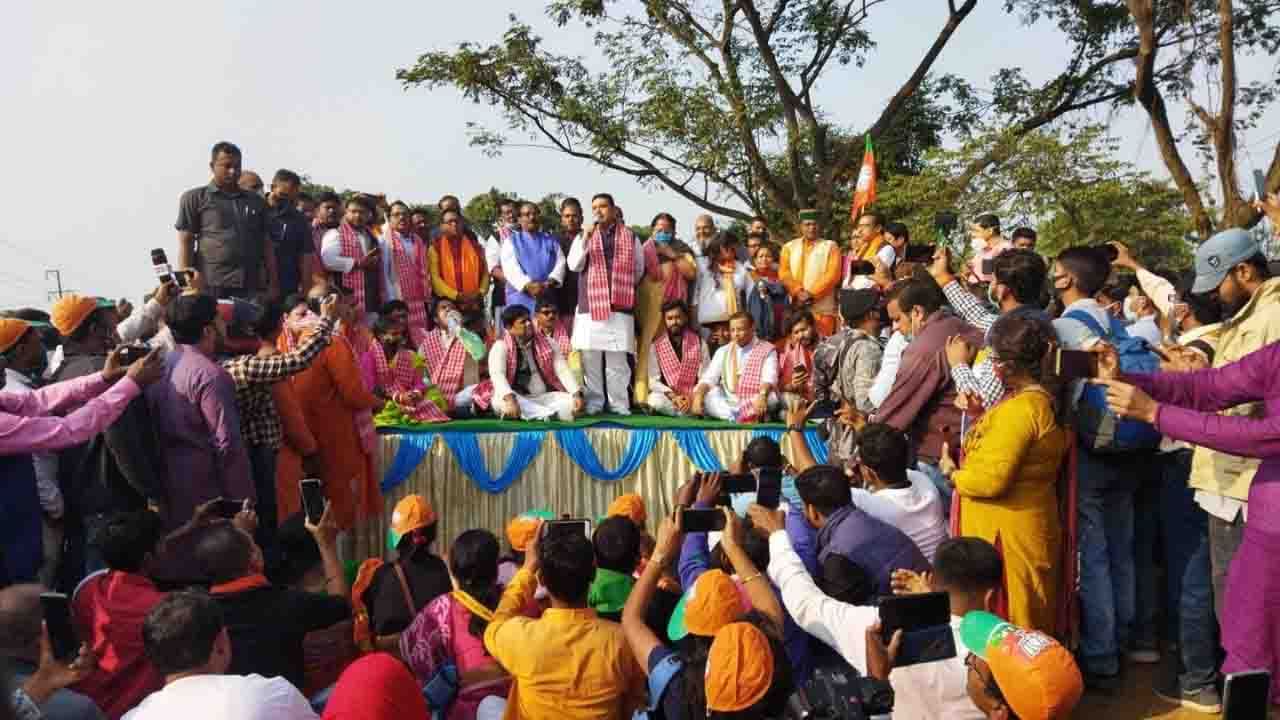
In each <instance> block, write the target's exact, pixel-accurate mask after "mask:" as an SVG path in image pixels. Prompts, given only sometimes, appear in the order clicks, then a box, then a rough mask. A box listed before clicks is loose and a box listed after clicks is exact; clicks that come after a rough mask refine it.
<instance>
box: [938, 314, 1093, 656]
mask: <svg viewBox="0 0 1280 720" xmlns="http://www.w3.org/2000/svg"><path fill="white" fill-rule="evenodd" d="M1052 333H1053V330H1052V327H1050V326H1048V324H1047V323H1044V322H1042V321H1040V320H1039V319H1036V318H1030V317H1026V316H1023V317H1016V316H1015V317H1008V318H1001V320H1000V321H998V322H997V323H996V326H995V327H993V328H992V332H991V337H992V338H995V339H994V340H993V344H994V347H993V348H992V349H993V351H994V356H995V357H996V358H998V360H996V363H997V372H999V373H1000V374H1001V375H1002V376H1003V377H1002V379H1003V380H1004V384H1005V387H1006V388H1008V389H1009V394H1008V395H1007V396H1006V398H1005V399H1004V400H1003V401H1001V402H1000V403H999V404H997V405H996V406H995V407H993V408H991V410H989V411H988V412H987V413H985V414H984V415H983V416H982V417H981V418H980V419H979V420H978V422H977V424H975V425H974V427H973V428H972V429H971V430H970V431H969V434H968V436H967V437H966V439H965V442H964V467H963V468H961V469H956V470H954V471H952V472H951V474H950V477H951V482H952V484H954V485H955V493H956V495H957V496H958V498H959V499H958V502H959V508H958V512H959V534H961V535H966V536H972V537H978V538H982V539H984V540H987V541H989V542H990V543H992V544H993V545H995V546H996V549H998V550H999V551H1000V554H1001V556H1002V557H1003V558H1004V573H1005V588H1006V590H1007V593H1008V615H1009V617H1008V618H1007V619H1008V620H1009V622H1012V623H1014V624H1015V625H1019V626H1021V627H1026V628H1033V629H1036V630H1040V631H1042V632H1045V633H1048V634H1053V633H1055V632H1057V630H1058V628H1057V627H1056V625H1057V621H1058V603H1059V602H1060V597H1061V590H1062V587H1061V583H1062V572H1061V568H1059V567H1058V565H1059V564H1060V558H1061V551H1062V543H1063V542H1064V537H1063V528H1062V522H1061V518H1060V515H1059V509H1058V508H1059V504H1058V478H1059V476H1060V472H1061V467H1062V464H1063V462H1065V461H1066V451H1067V446H1068V440H1069V439H1068V436H1067V431H1066V430H1065V429H1064V428H1063V427H1062V426H1061V425H1059V424H1058V421H1057V419H1056V417H1055V414H1054V400H1053V397H1052V396H1051V395H1050V393H1049V392H1048V391H1046V390H1045V389H1044V388H1042V387H1041V386H1040V385H1038V384H1037V383H1038V378H1037V376H1038V375H1039V368H1040V360H1041V358H1043V357H1044V355H1045V353H1046V352H1047V351H1048V348H1049V339H1050V338H1052V337H1053V334H1052ZM943 464H944V466H945V465H949V464H950V463H943ZM948 469H950V468H946V467H944V468H943V470H944V472H946V471H947V470H948Z"/></svg>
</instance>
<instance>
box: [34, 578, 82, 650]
mask: <svg viewBox="0 0 1280 720" xmlns="http://www.w3.org/2000/svg"><path fill="white" fill-rule="evenodd" d="M40 609H41V611H42V612H43V614H44V625H45V628H46V630H47V631H48V633H49V646H50V649H51V650H52V651H53V657H54V658H55V659H57V660H61V661H62V662H70V661H72V660H74V659H75V657H76V655H77V654H78V653H79V651H80V638H79V636H78V635H77V634H76V628H75V625H74V624H73V623H72V622H71V600H70V599H69V598H68V597H67V596H66V595H65V594H63V593H55V592H46V593H40Z"/></svg>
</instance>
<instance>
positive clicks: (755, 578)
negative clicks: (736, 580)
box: [742, 572, 764, 586]
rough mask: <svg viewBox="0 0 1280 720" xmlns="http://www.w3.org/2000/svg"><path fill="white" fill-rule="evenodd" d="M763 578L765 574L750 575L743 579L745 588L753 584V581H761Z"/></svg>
mask: <svg viewBox="0 0 1280 720" xmlns="http://www.w3.org/2000/svg"><path fill="white" fill-rule="evenodd" d="M763 576H764V573H761V572H757V573H756V574H755V575H750V576H748V577H746V578H743V580H742V584H743V585H744V586H745V585H746V584H747V583H749V582H751V581H752V580H759V579H760V578H761V577H763Z"/></svg>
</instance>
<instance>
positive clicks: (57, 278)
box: [44, 270, 70, 300]
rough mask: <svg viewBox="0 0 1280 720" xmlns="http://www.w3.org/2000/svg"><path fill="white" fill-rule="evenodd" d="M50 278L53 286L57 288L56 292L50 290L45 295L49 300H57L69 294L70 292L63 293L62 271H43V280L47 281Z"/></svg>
mask: <svg viewBox="0 0 1280 720" xmlns="http://www.w3.org/2000/svg"><path fill="white" fill-rule="evenodd" d="M50 278H53V282H54V285H55V286H56V288H57V289H56V290H50V291H49V292H48V293H47V294H48V296H49V299H50V300H57V299H58V298H60V297H62V296H63V294H64V293H65V292H70V291H64V290H63V289H62V271H61V270H45V271H44V279H45V280H48V279H50Z"/></svg>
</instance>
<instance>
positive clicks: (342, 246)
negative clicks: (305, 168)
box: [320, 195, 385, 323]
mask: <svg viewBox="0 0 1280 720" xmlns="http://www.w3.org/2000/svg"><path fill="white" fill-rule="evenodd" d="M372 219H373V202H372V201H370V200H369V198H368V197H366V196H364V195H352V196H351V197H350V198H348V199H347V205H346V213H345V214H344V215H343V216H342V224H341V225H339V226H338V227H337V228H335V229H333V230H330V231H328V232H326V233H325V234H324V239H323V240H321V241H320V262H321V263H322V264H323V265H324V268H325V270H327V271H328V272H330V273H334V274H336V275H338V276H340V278H341V283H342V286H343V287H345V288H348V289H350V290H351V292H352V294H353V295H354V296H355V306H356V308H357V310H358V311H359V312H361V313H364V314H365V315H366V317H368V319H369V322H371V323H372V322H373V321H374V319H375V318H376V317H377V315H378V310H379V309H380V308H381V307H382V300H383V291H384V290H385V288H384V287H383V278H382V248H381V247H380V246H379V243H378V238H376V237H374V236H373V233H371V232H370V231H369V222H370V221H371V220H372Z"/></svg>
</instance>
